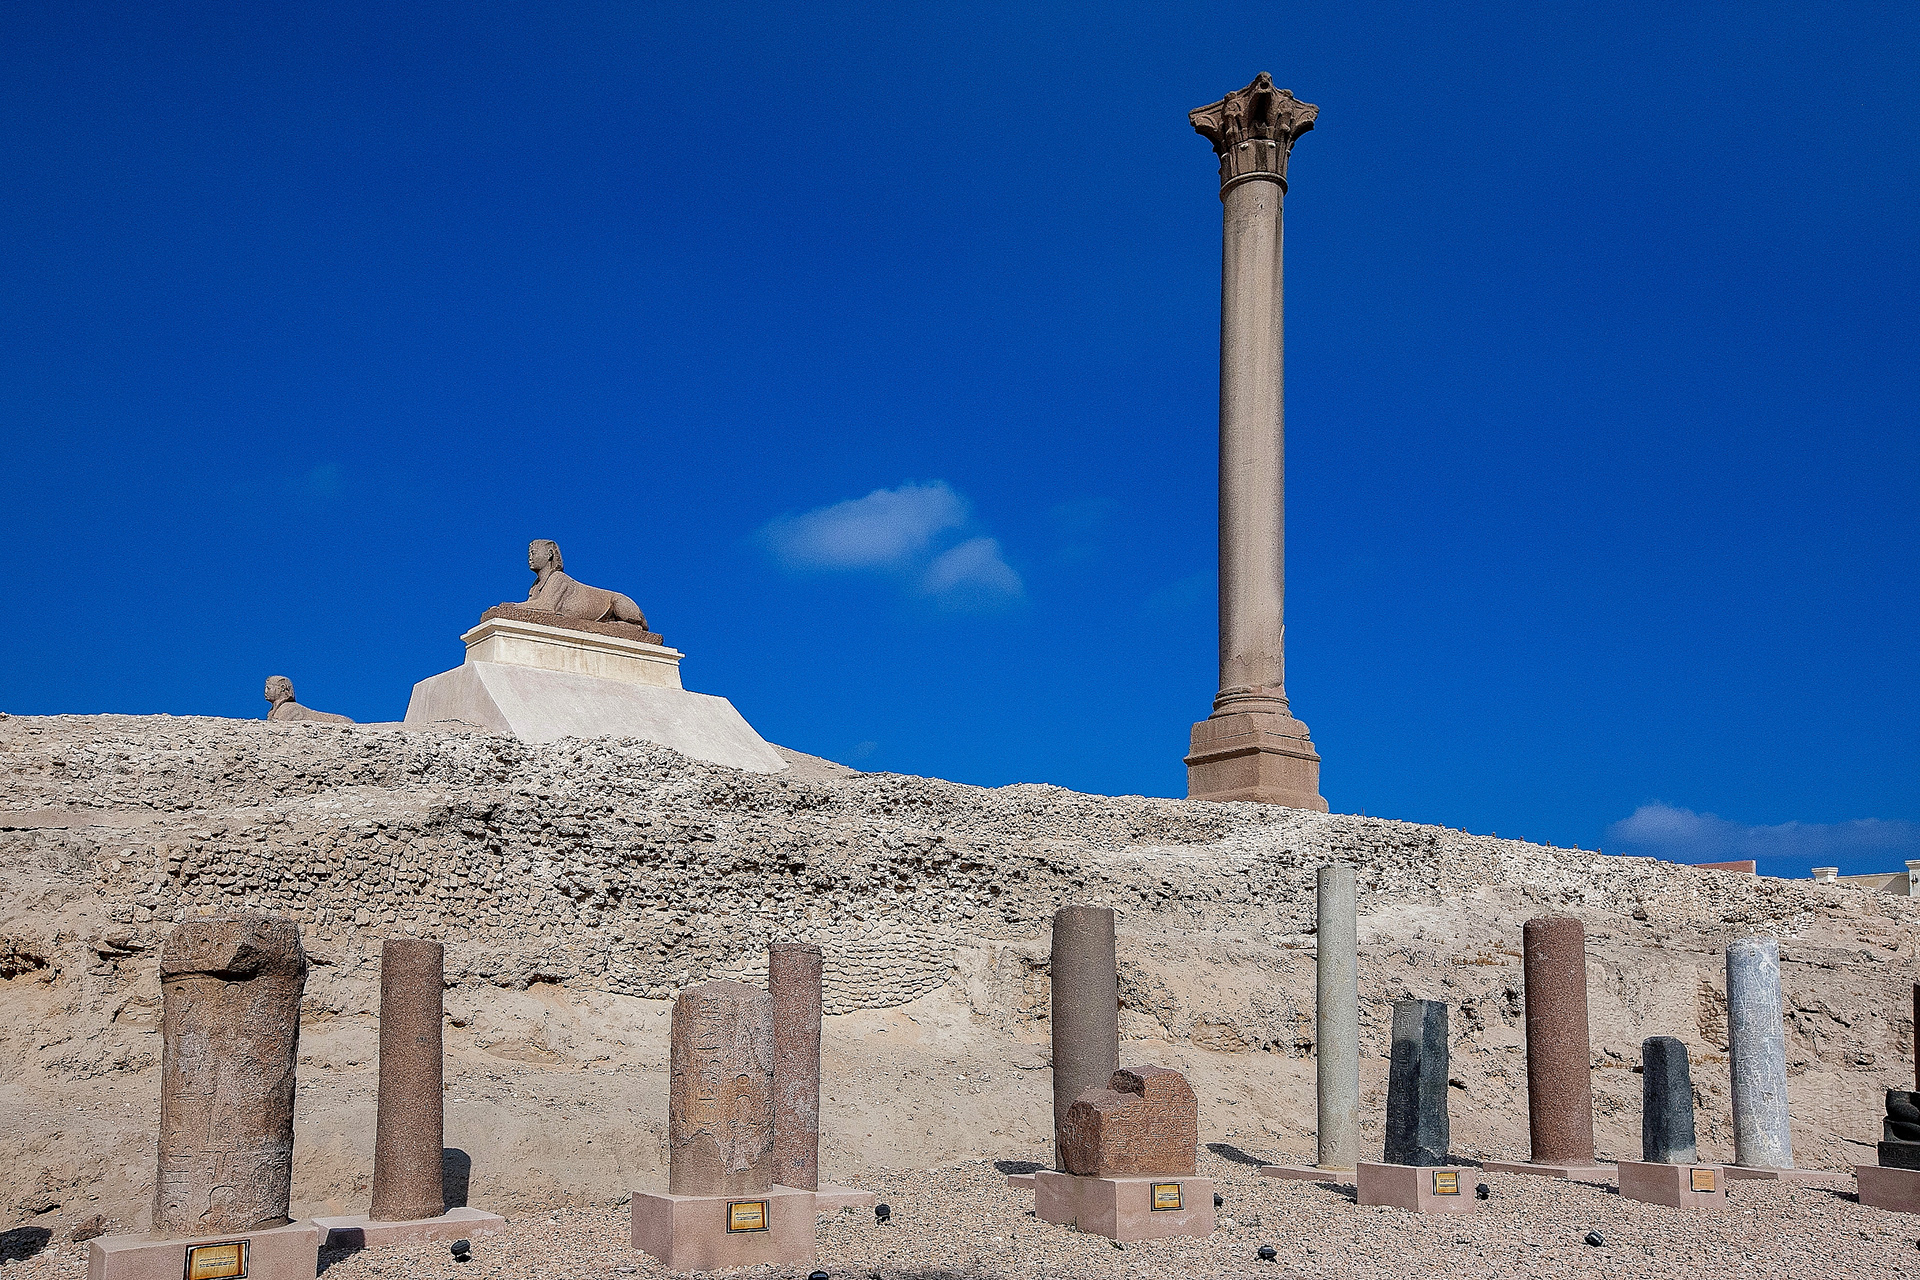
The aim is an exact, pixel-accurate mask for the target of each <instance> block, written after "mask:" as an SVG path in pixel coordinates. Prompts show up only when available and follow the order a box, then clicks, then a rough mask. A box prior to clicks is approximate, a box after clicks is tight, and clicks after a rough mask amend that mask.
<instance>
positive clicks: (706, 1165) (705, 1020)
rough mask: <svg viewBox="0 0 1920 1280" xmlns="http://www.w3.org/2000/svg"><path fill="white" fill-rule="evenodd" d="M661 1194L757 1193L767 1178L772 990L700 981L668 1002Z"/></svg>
mask: <svg viewBox="0 0 1920 1280" xmlns="http://www.w3.org/2000/svg"><path fill="white" fill-rule="evenodd" d="M669 1037H670V1039H669V1042H668V1049H667V1062H668V1068H669V1070H670V1071H671V1072H672V1080H671V1082H670V1083H669V1084H668V1086H667V1194H669V1195H675V1196H733V1195H752V1194H755V1193H758V1192H762V1191H765V1190H767V1189H768V1188H769V1187H771V1186H772V1185H773V1183H774V1177H773V997H772V996H770V995H768V994H767V993H766V992H764V991H762V990H760V989H759V988H758V987H750V986H748V985H746V984H745V983H743V982H703V983H701V984H700V985H699V986H697V987H689V988H687V989H686V990H685V991H682V992H681V993H680V996H679V998H678V999H676V1000H675V1001H674V1002H673V1026H672V1029H671V1031H670V1032H669Z"/></svg>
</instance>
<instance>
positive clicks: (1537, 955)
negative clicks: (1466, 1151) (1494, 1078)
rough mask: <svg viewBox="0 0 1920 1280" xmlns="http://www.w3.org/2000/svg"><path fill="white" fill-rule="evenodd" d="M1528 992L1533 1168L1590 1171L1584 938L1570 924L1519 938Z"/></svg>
mask: <svg viewBox="0 0 1920 1280" xmlns="http://www.w3.org/2000/svg"><path fill="white" fill-rule="evenodd" d="M1521 937H1522V942H1521V953H1522V959H1521V965H1522V968H1523V970H1524V972H1525V974H1526V987H1527V1129H1528V1133H1529V1136H1530V1139H1531V1142H1532V1146H1533V1154H1532V1156H1531V1157H1530V1158H1531V1160H1532V1161H1533V1163H1535V1164H1558V1165H1590V1164H1592V1163H1593V1065H1592V1058H1591V1054H1590V1052H1589V1050H1588V1047H1587V935H1586V930H1584V929H1583V928H1581V926H1580V922H1579V921H1578V920H1576V919H1574V918H1573V917H1572V916H1541V917H1539V918H1538V919H1534V920H1529V921H1527V923H1526V925H1525V926H1524V927H1523V928H1522V930H1521Z"/></svg>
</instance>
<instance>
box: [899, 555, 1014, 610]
mask: <svg viewBox="0 0 1920 1280" xmlns="http://www.w3.org/2000/svg"><path fill="white" fill-rule="evenodd" d="M1026 589H1027V588H1026V584H1025V583H1024V582H1022V581H1021V580H1020V575H1019V574H1018V573H1016V572H1014V569H1013V566H1012V565H1009V564H1008V563H1007V562H1006V561H1005V560H1004V559H1002V558H1001V556H1000V540H999V539H998V538H969V539H968V540H967V541H965V542H963V543H961V544H960V545H959V546H957V547H953V548H950V549H949V550H946V551H943V552H941V553H940V554H939V555H938V556H935V557H934V560H933V563H932V564H930V565H928V566H927V569H926V572H925V573H923V574H921V575H920V590H921V592H922V593H924V594H926V595H929V596H932V597H933V598H934V599H936V600H938V601H939V602H940V603H941V604H943V605H945V606H946V607H947V608H950V609H984V608H990V607H992V606H993V605H996V604H1002V603H1004V602H1006V601H1008V600H1013V599H1016V598H1018V597H1019V596H1020V595H1021V594H1022V593H1023V592H1025V591H1026Z"/></svg>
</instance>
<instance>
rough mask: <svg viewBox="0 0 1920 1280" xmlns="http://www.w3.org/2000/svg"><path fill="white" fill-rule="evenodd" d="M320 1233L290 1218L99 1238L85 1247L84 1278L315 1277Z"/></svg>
mask: <svg viewBox="0 0 1920 1280" xmlns="http://www.w3.org/2000/svg"><path fill="white" fill-rule="evenodd" d="M322 1234H323V1233H322V1232H321V1230H320V1228H319V1227H317V1226H315V1225H314V1224H313V1223H311V1222H290V1223H288V1224H287V1225H286V1226H284V1227H268V1228H265V1229H263V1230H254V1231H235V1232H230V1233H228V1234H226V1235H218V1236H148V1235H137V1236H101V1237H100V1238H99V1239H98V1240H94V1241H92V1242H90V1243H89V1244H88V1245H87V1280H181V1278H182V1277H183V1276H194V1275H200V1276H206V1277H214V1278H218V1277H230V1276H245V1277H246V1280H313V1276H314V1273H315V1272H316V1271H318V1270H319V1269H320V1237H321V1235H322ZM190 1252H191V1253H192V1255H193V1256H192V1257H189V1256H188V1254H189V1253H190Z"/></svg>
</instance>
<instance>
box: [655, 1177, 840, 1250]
mask: <svg viewBox="0 0 1920 1280" xmlns="http://www.w3.org/2000/svg"><path fill="white" fill-rule="evenodd" d="M813 1218H814V1213H813V1192H811V1191H796V1190H794V1189H793V1188H792V1187H774V1188H772V1189H771V1190H769V1191H767V1192H765V1193H764V1194H760V1195H751V1196H670V1195H665V1194H662V1193H658V1192H648V1191H636V1192H634V1193H633V1229H632V1236H631V1239H632V1241H633V1247H634V1248H636V1249H639V1250H641V1251H643V1252H645V1253H649V1254H651V1255H653V1256H654V1257H655V1258H658V1259H659V1260H660V1261H661V1262H663V1263H665V1264H666V1267H667V1270H669V1271H719V1270H722V1269H724V1268H727V1267H752V1266H761V1265H773V1266H794V1265H797V1264H800V1263H805V1262H812V1261H813V1256H814V1239H813V1225H814V1224H813Z"/></svg>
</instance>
